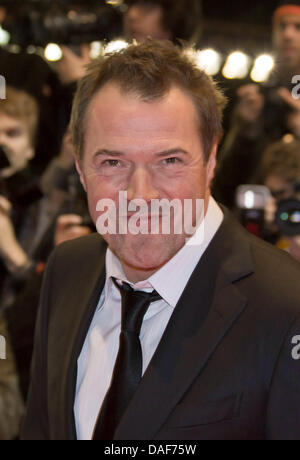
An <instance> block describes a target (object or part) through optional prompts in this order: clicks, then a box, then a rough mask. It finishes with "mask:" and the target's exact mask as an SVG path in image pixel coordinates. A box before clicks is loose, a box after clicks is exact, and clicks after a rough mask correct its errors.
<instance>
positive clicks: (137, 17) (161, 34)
mask: <svg viewBox="0 0 300 460" xmlns="http://www.w3.org/2000/svg"><path fill="white" fill-rule="evenodd" d="M126 4H127V6H128V10H127V11H126V12H125V13H124V17H123V27H124V33H125V36H126V37H127V38H128V39H129V40H133V39H135V40H137V41H138V42H142V41H144V40H147V38H149V37H151V38H156V39H158V40H161V39H168V40H173V41H175V40H176V39H182V40H191V41H193V42H195V41H197V40H198V39H199V32H200V23H201V1H199V0H190V1H189V7H188V8H187V5H186V2H185V1H182V0H177V1H176V2H173V1H172V0H127V1H126Z"/></svg>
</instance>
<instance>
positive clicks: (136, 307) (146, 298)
mask: <svg viewBox="0 0 300 460" xmlns="http://www.w3.org/2000/svg"><path fill="white" fill-rule="evenodd" d="M113 282H114V284H115V285H116V287H117V288H118V289H119V291H120V293H121V298H122V321H121V331H126V332H131V333H134V334H136V335H137V336H139V335H140V331H141V327H142V322H143V318H144V316H145V314H146V311H147V309H148V308H149V305H150V303H151V302H155V301H156V300H160V299H161V296H160V295H159V294H158V293H157V292H156V291H152V292H144V291H135V290H134V289H133V288H132V287H131V286H130V285H129V284H128V283H125V282H123V284H122V285H119V284H118V283H117V281H116V280H115V279H114V278H113Z"/></svg>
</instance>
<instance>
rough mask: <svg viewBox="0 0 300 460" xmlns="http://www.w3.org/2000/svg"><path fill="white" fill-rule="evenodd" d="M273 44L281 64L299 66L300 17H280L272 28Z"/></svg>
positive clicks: (292, 66) (291, 66)
mask: <svg viewBox="0 0 300 460" xmlns="http://www.w3.org/2000/svg"><path fill="white" fill-rule="evenodd" d="M273 43H274V46H275V49H276V51H277V53H278V57H279V59H280V61H281V62H282V63H283V64H285V65H287V66H288V67H290V68H297V67H299V66H300V15H299V16H297V15H295V16H294V15H286V16H282V18H281V19H280V20H279V21H278V22H277V23H276V24H275V25H274V27H273Z"/></svg>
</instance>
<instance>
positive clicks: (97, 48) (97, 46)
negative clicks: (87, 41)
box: [90, 42, 103, 59]
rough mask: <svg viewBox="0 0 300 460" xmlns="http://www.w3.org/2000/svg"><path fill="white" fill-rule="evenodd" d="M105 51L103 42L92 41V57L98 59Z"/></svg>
mask: <svg viewBox="0 0 300 460" xmlns="http://www.w3.org/2000/svg"><path fill="white" fill-rule="evenodd" d="M102 53H103V44H102V43H101V42H92V43H91V53H90V56H91V59H96V58H97V57H99V56H101V54H102Z"/></svg>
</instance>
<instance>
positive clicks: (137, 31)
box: [123, 5, 171, 42]
mask: <svg viewBox="0 0 300 460" xmlns="http://www.w3.org/2000/svg"><path fill="white" fill-rule="evenodd" d="M123 21H124V22H123V25H124V32H125V35H126V37H127V38H128V39H130V40H132V39H136V40H137V41H138V42H143V41H145V40H146V39H147V38H148V37H151V38H155V39H158V40H161V39H171V34H170V32H169V31H168V30H166V29H165V28H164V27H163V24H162V9H161V7H160V6H158V5H149V6H147V5H133V6H132V7H130V8H129V10H128V11H127V13H125V15H124V20H123Z"/></svg>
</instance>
